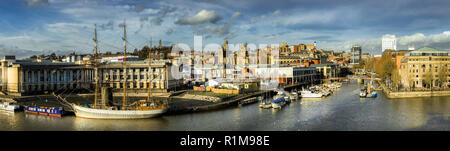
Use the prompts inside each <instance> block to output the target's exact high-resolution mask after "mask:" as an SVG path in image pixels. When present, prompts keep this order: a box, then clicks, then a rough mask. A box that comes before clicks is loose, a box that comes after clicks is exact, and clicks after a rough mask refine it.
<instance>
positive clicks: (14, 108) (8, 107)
mask: <svg viewBox="0 0 450 151" xmlns="http://www.w3.org/2000/svg"><path fill="white" fill-rule="evenodd" d="M0 109H1V110H6V111H17V110H19V109H20V106H19V105H17V104H14V103H12V102H3V103H2V104H0Z"/></svg>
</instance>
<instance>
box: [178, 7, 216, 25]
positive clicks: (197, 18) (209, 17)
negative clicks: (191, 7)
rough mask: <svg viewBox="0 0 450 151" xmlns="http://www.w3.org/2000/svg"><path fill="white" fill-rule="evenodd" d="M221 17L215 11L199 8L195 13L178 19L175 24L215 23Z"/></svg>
mask: <svg viewBox="0 0 450 151" xmlns="http://www.w3.org/2000/svg"><path fill="white" fill-rule="evenodd" d="M221 19H222V17H220V16H219V15H217V13H216V11H209V10H201V11H200V12H198V13H197V14H196V15H194V16H191V17H187V18H182V19H179V20H177V21H176V22H175V24H179V25H197V24H203V23H216V22H217V21H219V20H221Z"/></svg>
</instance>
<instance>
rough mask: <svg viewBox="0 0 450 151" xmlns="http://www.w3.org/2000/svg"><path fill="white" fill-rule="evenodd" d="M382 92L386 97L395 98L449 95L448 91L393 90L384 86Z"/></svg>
mask: <svg viewBox="0 0 450 151" xmlns="http://www.w3.org/2000/svg"><path fill="white" fill-rule="evenodd" d="M383 92H384V94H386V96H387V98H390V99H397V98H416V97H433V96H450V91H449V90H446V91H403V92H394V91H391V90H389V89H388V88H386V87H383Z"/></svg>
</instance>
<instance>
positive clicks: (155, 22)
mask: <svg viewBox="0 0 450 151" xmlns="http://www.w3.org/2000/svg"><path fill="white" fill-rule="evenodd" d="M176 10H177V8H176V7H164V8H162V9H160V10H159V11H158V12H156V16H155V17H154V18H152V19H151V20H150V23H151V24H152V25H156V26H160V25H161V24H162V22H163V21H164V20H163V18H164V17H166V16H167V15H168V14H169V13H172V12H174V11H176Z"/></svg>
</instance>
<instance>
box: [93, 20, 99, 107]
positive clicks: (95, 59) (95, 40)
mask: <svg viewBox="0 0 450 151" xmlns="http://www.w3.org/2000/svg"><path fill="white" fill-rule="evenodd" d="M94 26H95V28H94V39H93V40H94V42H95V45H94V72H95V73H94V74H95V79H94V80H95V94H94V96H95V97H94V109H96V108H97V99H98V94H97V93H98V67H97V57H98V52H97V24H94Z"/></svg>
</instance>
